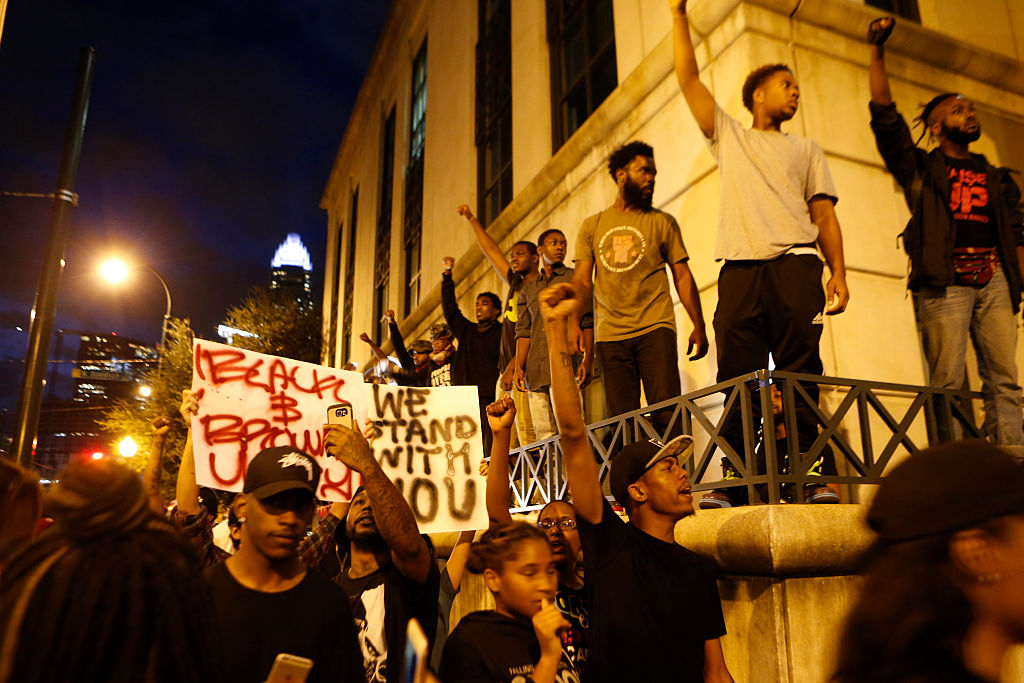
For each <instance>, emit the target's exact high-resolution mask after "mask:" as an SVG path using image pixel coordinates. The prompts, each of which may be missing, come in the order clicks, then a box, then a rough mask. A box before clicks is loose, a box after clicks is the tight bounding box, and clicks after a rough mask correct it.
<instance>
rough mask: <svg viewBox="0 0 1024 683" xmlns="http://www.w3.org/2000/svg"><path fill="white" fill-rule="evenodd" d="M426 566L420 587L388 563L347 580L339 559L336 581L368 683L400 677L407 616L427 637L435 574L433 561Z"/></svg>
mask: <svg viewBox="0 0 1024 683" xmlns="http://www.w3.org/2000/svg"><path fill="white" fill-rule="evenodd" d="M430 567H431V569H430V574H429V575H428V576H427V581H426V583H424V584H423V585H420V584H418V583H416V582H415V581H412V580H411V579H408V578H406V577H405V576H404V575H403V574H402V572H400V571H398V569H397V568H396V567H395V566H394V565H393V564H388V565H386V566H384V567H381V568H380V569H378V570H377V571H375V572H373V573H371V574H368V575H366V576H363V577H360V578H358V579H352V578H349V576H348V568H349V562H348V558H347V557H346V558H345V564H344V565H343V568H342V571H341V574H340V575H339V576H338V578H337V579H336V581H337V582H338V585H340V586H341V589H342V591H344V593H345V595H347V596H348V599H349V603H350V605H351V610H352V617H353V619H355V626H356V632H357V635H358V638H359V646H360V648H361V649H362V653H363V659H364V661H365V670H366V680H367V681H368V683H375V682H376V683H394V682H395V681H398V680H399V678H400V677H401V669H402V667H401V661H400V660H401V657H402V652H403V651H404V649H405V634H406V627H407V624H408V623H409V619H411V618H416V619H417V620H418V621H419V622H420V626H421V627H423V632H424V633H426V634H428V637H429V638H430V640H433V635H434V632H435V631H434V629H435V627H436V625H437V593H438V586H439V584H440V581H441V574H440V572H439V571H438V569H437V565H436V564H434V563H433V562H431V563H430ZM389 653H391V654H390V656H389Z"/></svg>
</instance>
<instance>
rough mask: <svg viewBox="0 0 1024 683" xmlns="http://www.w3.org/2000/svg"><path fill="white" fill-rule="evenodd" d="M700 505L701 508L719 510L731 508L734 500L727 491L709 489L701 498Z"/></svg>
mask: <svg viewBox="0 0 1024 683" xmlns="http://www.w3.org/2000/svg"><path fill="white" fill-rule="evenodd" d="M699 507H700V509H701V510H717V509H718V508H731V507H732V501H731V500H729V496H728V495H727V494H726V493H725V491H709V492H708V493H705V494H704V495H703V496H702V497H701V499H700V504H699Z"/></svg>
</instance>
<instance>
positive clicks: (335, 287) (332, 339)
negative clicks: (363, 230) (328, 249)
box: [323, 224, 345, 366]
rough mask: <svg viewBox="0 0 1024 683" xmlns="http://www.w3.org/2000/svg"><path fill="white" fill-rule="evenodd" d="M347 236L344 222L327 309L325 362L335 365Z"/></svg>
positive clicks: (336, 252) (335, 256)
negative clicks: (343, 256)
mask: <svg viewBox="0 0 1024 683" xmlns="http://www.w3.org/2000/svg"><path fill="white" fill-rule="evenodd" d="M344 236H345V226H344V224H342V225H339V226H338V237H337V239H335V240H334V260H333V262H332V263H333V267H334V273H332V275H331V305H330V308H328V309H327V315H328V316H329V322H328V325H327V344H326V346H325V349H326V350H325V351H324V354H323V355H324V359H323V360H324V364H325V365H331V366H333V365H334V354H335V353H337V350H338V294H339V293H340V292H341V277H342V274H343V272H344V271H343V270H342V268H341V255H342V251H341V245H342V244H343V243H344V242H343V241H342V239H343V238H344Z"/></svg>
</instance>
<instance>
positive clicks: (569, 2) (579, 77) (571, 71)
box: [548, 0, 619, 151]
mask: <svg viewBox="0 0 1024 683" xmlns="http://www.w3.org/2000/svg"><path fill="white" fill-rule="evenodd" d="M548 44H549V46H550V50H551V106H552V122H553V124H554V131H553V133H554V134H553V135H552V139H553V142H554V148H555V150H556V151H557V150H558V148H559V147H561V146H562V145H563V144H564V143H565V141H566V140H568V139H569V138H570V137H572V134H573V133H575V132H576V130H577V129H578V128H579V127H580V126H582V125H583V122H584V121H586V120H587V117H589V116H590V115H591V114H592V113H593V112H594V110H595V109H597V108H598V106H600V104H601V103H602V102H604V100H605V98H606V97H608V95H610V94H611V92H612V91H613V90H615V86H617V85H618V82H619V81H618V72H617V71H616V66H615V22H614V19H613V17H612V0H548Z"/></svg>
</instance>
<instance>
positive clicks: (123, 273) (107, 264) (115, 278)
mask: <svg viewBox="0 0 1024 683" xmlns="http://www.w3.org/2000/svg"><path fill="white" fill-rule="evenodd" d="M137 268H145V269H146V270H148V271H149V272H151V273H153V275H155V276H156V279H157V280H159V281H160V284H161V285H162V286H163V288H164V296H166V297H167V310H166V311H164V321H163V325H161V327H160V360H161V362H162V361H163V358H164V345H165V344H166V343H167V326H168V323H169V322H170V319H171V290H170V289H169V288H168V287H167V282H166V281H165V280H164V279H163V278H162V277H160V273H158V272H156V271H155V270H153V269H152V268H151V267H149V266H138V267H137ZM131 270H132V267H131V266H129V265H128V264H127V263H125V262H124V261H122V260H121V259H117V258H111V259H107V260H106V261H104V262H103V263H101V264H100V275H101V276H102V277H103V279H105V280H106V281H107V282H110V283H112V284H115V285H116V284H121V283H122V282H124V281H125V280H127V279H128V275H129V273H130V272H131Z"/></svg>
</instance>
